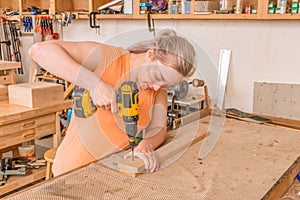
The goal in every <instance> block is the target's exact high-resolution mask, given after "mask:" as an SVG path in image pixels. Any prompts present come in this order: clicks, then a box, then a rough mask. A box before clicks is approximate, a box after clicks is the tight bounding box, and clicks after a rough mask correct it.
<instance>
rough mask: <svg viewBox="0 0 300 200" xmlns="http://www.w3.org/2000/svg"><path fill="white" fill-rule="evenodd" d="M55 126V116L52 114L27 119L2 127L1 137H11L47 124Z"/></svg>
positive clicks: (0, 129) (0, 130)
mask: <svg viewBox="0 0 300 200" xmlns="http://www.w3.org/2000/svg"><path fill="white" fill-rule="evenodd" d="M50 123H53V124H55V114H54V113H51V114H48V115H43V116H39V117H35V118H32V119H26V120H22V121H19V122H14V123H10V124H5V125H2V126H0V137H4V136H6V135H10V134H13V133H17V132H21V131H26V130H31V129H33V128H36V127H39V126H42V125H45V124H50Z"/></svg>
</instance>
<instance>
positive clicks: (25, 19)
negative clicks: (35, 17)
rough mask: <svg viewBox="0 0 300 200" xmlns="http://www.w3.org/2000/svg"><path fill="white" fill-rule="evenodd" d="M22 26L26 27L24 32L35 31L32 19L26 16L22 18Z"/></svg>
mask: <svg viewBox="0 0 300 200" xmlns="http://www.w3.org/2000/svg"><path fill="white" fill-rule="evenodd" d="M22 25H23V27H24V32H26V33H27V32H31V31H32V29H33V25H32V17H28V16H24V17H23V18H22Z"/></svg>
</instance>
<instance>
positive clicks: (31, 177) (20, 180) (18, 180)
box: [0, 166, 46, 197]
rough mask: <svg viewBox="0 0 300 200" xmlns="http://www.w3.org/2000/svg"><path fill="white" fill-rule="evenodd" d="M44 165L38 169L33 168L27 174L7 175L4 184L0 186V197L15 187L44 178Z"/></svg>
mask: <svg viewBox="0 0 300 200" xmlns="http://www.w3.org/2000/svg"><path fill="white" fill-rule="evenodd" d="M45 175H46V167H45V166H42V167H40V168H39V169H33V170H32V173H31V174H28V175H25V176H24V175H14V176H9V177H8V179H7V182H6V184H5V185H3V186H0V197H1V195H3V194H5V193H8V192H11V191H13V190H15V189H18V188H20V187H23V186H25V185H28V184H30V183H32V182H34V181H37V180H40V179H42V178H45Z"/></svg>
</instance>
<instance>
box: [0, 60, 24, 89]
mask: <svg viewBox="0 0 300 200" xmlns="http://www.w3.org/2000/svg"><path fill="white" fill-rule="evenodd" d="M18 68H21V63H20V62H13V61H4V60H0V84H4V85H7V84H15V83H16V70H17V69H18ZM4 71H6V72H7V73H6V74H5V73H4Z"/></svg>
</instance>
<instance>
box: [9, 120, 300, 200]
mask: <svg viewBox="0 0 300 200" xmlns="http://www.w3.org/2000/svg"><path fill="white" fill-rule="evenodd" d="M299 143H300V131H297V130H292V129H288V128H283V127H275V126H267V125H260V124H254V123H249V122H243V121H238V120H234V119H226V123H225V127H224V129H223V132H222V135H221V137H220V140H219V141H218V143H217V145H216V147H215V148H214V149H213V151H212V152H211V153H210V154H209V155H208V156H207V157H206V158H205V159H204V160H202V161H200V160H198V158H197V155H198V151H199V149H200V146H201V142H198V143H196V144H194V145H193V146H192V147H190V148H189V150H188V151H187V152H186V153H185V154H184V155H183V156H182V157H181V158H179V159H178V160H177V161H176V162H175V163H174V164H172V165H170V166H168V167H166V168H164V169H161V170H160V171H158V172H156V173H154V174H144V175H141V176H139V177H137V178H133V177H128V176H126V175H123V174H120V173H119V172H117V171H115V170H111V169H109V168H107V167H104V166H103V165H102V164H100V163H93V164H91V165H89V166H87V167H85V168H82V169H79V170H77V171H74V172H72V173H69V174H67V175H64V176H62V177H57V178H55V179H52V180H50V181H48V182H45V183H43V184H40V185H39V186H36V187H34V188H32V189H30V190H27V191H25V192H22V193H19V194H16V195H14V196H11V197H10V198H9V199H22V200H26V199H47V200H48V199H172V200H173V199H192V200H193V199H195V200H199V199H222V200H224V199H228V200H229V199H230V200H232V199H249V200H250V199H251V200H254V199H261V198H262V197H263V196H264V195H265V194H266V193H267V192H268V191H269V190H270V189H271V188H272V187H273V186H274V184H275V183H276V181H277V180H279V179H280V177H281V176H282V175H283V174H284V173H285V172H286V171H287V169H288V168H289V167H290V166H291V165H292V164H293V163H294V161H295V160H297V159H298V157H299V153H300V146H299Z"/></svg>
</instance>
